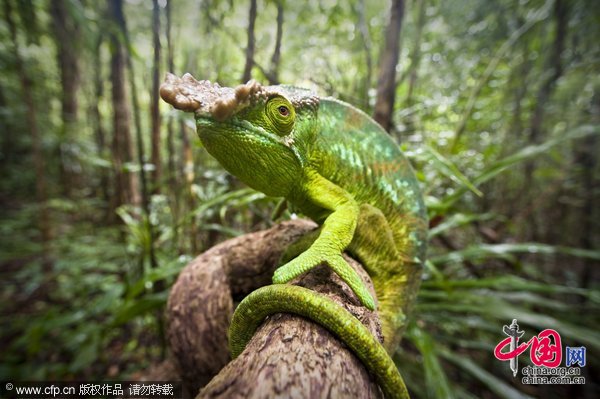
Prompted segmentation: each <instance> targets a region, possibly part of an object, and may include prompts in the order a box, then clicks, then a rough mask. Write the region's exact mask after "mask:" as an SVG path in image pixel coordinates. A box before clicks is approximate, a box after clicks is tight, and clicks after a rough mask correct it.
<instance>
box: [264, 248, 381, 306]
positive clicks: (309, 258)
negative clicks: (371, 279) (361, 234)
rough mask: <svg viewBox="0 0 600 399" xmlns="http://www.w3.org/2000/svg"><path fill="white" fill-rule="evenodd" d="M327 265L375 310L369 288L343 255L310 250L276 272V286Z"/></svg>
mask: <svg viewBox="0 0 600 399" xmlns="http://www.w3.org/2000/svg"><path fill="white" fill-rule="evenodd" d="M321 263H325V264H327V265H329V267H331V269H333V271H334V272H336V273H337V275H338V276H340V278H341V279H342V280H344V282H345V283H346V284H348V286H349V287H350V289H351V290H352V291H353V292H354V293H355V294H356V296H357V297H358V299H359V301H360V302H361V303H362V304H363V305H364V306H365V307H366V308H367V309H369V310H375V301H374V300H373V296H371V293H370V292H369V291H368V290H367V287H366V286H365V284H364V283H363V281H362V280H361V278H360V276H359V275H358V273H357V272H356V270H354V269H353V268H352V267H350V265H349V264H348V263H347V262H346V261H345V260H344V258H342V255H341V254H332V255H326V256H323V255H319V254H318V253H317V251H315V250H313V249H309V250H307V251H305V252H304V253H302V254H301V255H300V256H298V257H297V258H295V259H293V260H292V261H290V262H288V263H286V264H285V265H283V266H281V267H279V268H278V269H277V270H275V274H274V275H273V283H274V284H285V283H287V282H289V281H290V280H292V279H294V278H296V277H298V276H299V275H301V274H302V273H305V272H307V271H309V270H310V269H312V268H313V267H315V266H317V265H320V264H321Z"/></svg>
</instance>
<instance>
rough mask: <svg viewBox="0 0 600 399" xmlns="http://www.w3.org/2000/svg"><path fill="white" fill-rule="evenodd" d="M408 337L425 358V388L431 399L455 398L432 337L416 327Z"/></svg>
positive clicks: (409, 332)
mask: <svg viewBox="0 0 600 399" xmlns="http://www.w3.org/2000/svg"><path fill="white" fill-rule="evenodd" d="M407 336H408V338H409V339H410V341H411V342H412V343H413V344H414V345H415V346H416V347H417V349H418V350H419V352H421V355H422V356H423V368H424V369H425V386H426V388H427V393H428V396H429V397H431V398H448V399H450V398H453V397H454V396H455V395H454V391H453V390H452V388H451V386H450V384H449V383H448V377H447V376H446V373H445V372H444V368H443V367H442V365H441V363H440V360H439V358H438V354H437V348H436V345H435V343H434V341H433V339H432V338H431V336H430V335H429V334H427V333H426V332H424V331H423V330H421V329H420V328H419V327H417V326H415V325H413V326H412V327H411V328H409V330H408V332H407Z"/></svg>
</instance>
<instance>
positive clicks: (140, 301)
mask: <svg viewBox="0 0 600 399" xmlns="http://www.w3.org/2000/svg"><path fill="white" fill-rule="evenodd" d="M168 294H169V293H168V292H166V291H165V292H159V293H156V294H150V295H147V296H144V297H142V298H136V299H133V300H131V301H128V302H126V303H125V305H124V306H123V307H122V308H121V309H120V310H119V311H118V312H117V313H116V314H115V315H114V318H113V321H112V325H113V326H115V327H116V326H119V325H121V324H125V323H127V322H128V321H130V320H132V319H134V318H136V317H138V316H142V315H145V314H147V313H149V312H151V311H153V310H157V309H160V308H162V307H164V306H165V304H166V303H167V296H168Z"/></svg>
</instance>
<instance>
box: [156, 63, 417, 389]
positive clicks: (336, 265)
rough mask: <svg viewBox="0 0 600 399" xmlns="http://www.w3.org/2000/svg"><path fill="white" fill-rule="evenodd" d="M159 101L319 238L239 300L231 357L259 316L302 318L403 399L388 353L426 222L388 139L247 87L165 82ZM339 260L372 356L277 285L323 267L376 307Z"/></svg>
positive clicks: (333, 105)
mask: <svg viewBox="0 0 600 399" xmlns="http://www.w3.org/2000/svg"><path fill="white" fill-rule="evenodd" d="M160 94H161V97H162V98H163V99H164V100H165V101H166V102H168V103H170V104H171V105H173V106H174V107H175V108H178V109H181V110H184V111H189V112H194V113H195V117H196V126H197V131H198V135H199V136H200V139H201V140H202V143H203V145H204V146H205V148H206V150H207V151H208V152H209V153H210V154H211V155H212V156H214V157H215V158H216V159H217V160H218V161H219V162H220V163H221V164H222V165H223V167H225V169H227V170H228V171H229V172H230V173H232V174H233V175H235V176H237V177H238V178H239V179H240V180H242V181H243V182H244V183H246V184H247V185H249V186H250V187H252V188H254V189H256V190H259V191H261V192H263V193H265V194H267V195H269V196H274V197H284V198H285V199H286V200H287V201H288V203H290V204H291V206H292V207H293V209H294V210H296V211H299V212H301V213H302V214H304V215H307V216H309V217H310V218H312V219H313V220H314V221H316V222H317V223H318V224H319V225H320V228H319V229H318V230H317V231H316V233H314V234H312V235H310V236H309V237H305V238H304V239H302V240H300V242H299V243H297V244H294V245H293V246H292V247H291V248H290V250H288V253H287V254H286V255H284V257H285V259H286V260H289V261H288V262H287V263H285V264H283V266H281V267H279V268H278V269H277V270H276V271H275V274H274V276H273V283H274V285H270V286H267V287H262V288H260V289H258V290H256V291H254V292H253V293H251V294H250V295H248V296H247V297H246V298H245V299H244V300H243V301H242V302H241V303H240V305H239V306H238V307H237V309H236V311H235V314H234V316H233V319H232V323H231V327H230V330H229V342H230V348H231V351H232V355H233V357H234V358H235V357H236V356H238V355H239V354H240V353H241V352H242V351H243V349H244V347H245V346H246V344H247V342H248V341H249V340H250V338H251V337H252V335H253V334H254V332H255V330H256V328H258V326H259V325H260V324H261V323H262V322H263V321H264V318H265V317H266V316H268V315H270V314H274V313H281V312H289V313H296V314H299V315H302V316H304V317H307V318H309V319H312V320H314V321H316V322H318V323H320V324H322V325H323V326H325V327H326V328H327V329H329V330H330V331H332V332H333V333H334V334H336V335H337V336H338V337H340V338H341V339H342V341H344V342H345V343H346V344H347V345H348V346H349V347H350V348H351V349H352V350H353V351H354V353H355V354H356V355H357V356H358V357H359V358H360V359H361V360H362V361H363V363H364V364H365V365H366V367H367V368H368V369H369V371H371V372H372V374H373V375H374V376H375V377H376V378H377V380H378V382H379V384H380V386H381V387H382V389H383V391H384V392H385V393H386V395H387V396H390V397H407V396H408V394H407V391H406V387H405V386H404V383H403V381H402V378H401V377H400V374H399V372H398V370H397V368H396V367H395V365H394V363H393V361H392V360H391V358H390V356H389V355H388V353H390V354H393V352H394V350H395V349H396V347H397V346H398V344H399V341H400V338H401V334H402V330H403V328H404V326H405V323H406V314H407V312H408V310H409V308H410V306H411V304H412V303H413V301H414V299H415V296H416V292H417V290H418V287H419V284H420V279H421V269H422V265H423V262H424V257H425V250H426V235H427V217H426V213H425V207H424V204H423V200H422V196H421V193H420V190H419V186H418V182H417V180H416V178H415V176H414V173H413V170H412V168H411V166H410V164H409V162H408V160H407V159H406V158H405V157H404V155H403V154H402V152H401V151H400V149H399V148H398V146H397V145H396V144H395V143H394V141H393V140H392V139H391V138H390V136H389V135H388V134H387V133H386V132H385V131H384V130H383V129H382V128H381V127H380V126H379V125H378V124H377V123H375V122H374V121H373V120H372V119H371V118H370V117H369V116H367V115H366V114H365V113H363V112H362V111H360V110H358V109H356V108H354V107H352V106H351V105H349V104H346V103H344V102H341V101H338V100H335V99H333V98H321V97H318V96H316V95H315V94H314V93H312V92H311V91H309V90H305V89H299V88H296V87H291V86H262V85H260V84H258V83H256V82H254V81H250V82H248V83H247V84H244V85H240V86H238V87H236V88H229V87H221V86H219V85H218V84H215V83H211V82H209V81H206V80H204V81H197V80H196V79H194V78H193V77H192V76H191V75H189V74H186V75H184V76H183V77H182V78H178V77H176V76H175V75H172V74H168V75H167V78H166V80H165V83H164V84H163V85H162V87H161V91H160ZM345 250H347V251H348V252H350V253H351V254H352V255H353V256H355V257H356V258H357V259H358V260H359V261H360V262H361V263H362V264H363V265H364V267H365V269H366V271H367V272H368V273H369V276H370V277H371V279H372V280H373V284H374V287H375V292H376V294H377V300H378V305H379V306H378V307H379V310H378V311H379V315H380V319H381V321H382V330H383V336H384V343H383V346H382V345H381V344H380V343H379V342H378V341H377V339H375V338H374V337H373V336H372V335H371V334H370V333H369V331H368V330H367V329H366V328H365V327H364V326H363V325H362V324H361V323H360V322H359V321H358V319H356V318H355V317H354V316H352V315H351V314H350V313H349V312H348V311H347V310H345V309H343V308H342V307H340V306H339V305H337V304H335V303H334V302H333V301H331V300H330V299H328V298H326V297H324V296H322V295H319V294H317V293H315V292H313V291H311V290H308V289H306V288H302V287H298V286H293V285H289V284H284V283H287V282H289V281H290V280H292V279H294V278H295V277H297V276H299V275H300V274H302V273H304V272H306V271H308V270H310V269H311V268H313V267H315V266H317V265H319V264H321V263H325V264H327V265H328V266H329V267H331V268H332V269H333V270H334V271H335V273H337V274H338V275H339V276H340V277H341V278H342V279H343V280H344V281H345V282H346V283H347V284H348V286H349V287H350V288H351V289H352V291H354V293H355V294H356V296H357V297H358V299H359V300H360V302H361V303H362V304H363V305H364V306H366V307H367V308H369V309H371V310H374V309H375V307H376V305H375V301H374V300H373V298H372V296H371V295H370V293H369V291H368V290H367V289H366V287H365V286H364V284H363V283H362V281H361V279H360V277H359V275H358V274H357V272H356V271H355V270H354V269H352V268H351V267H350V266H349V265H348V264H347V263H346V261H344V259H343V258H342V252H344V251H345Z"/></svg>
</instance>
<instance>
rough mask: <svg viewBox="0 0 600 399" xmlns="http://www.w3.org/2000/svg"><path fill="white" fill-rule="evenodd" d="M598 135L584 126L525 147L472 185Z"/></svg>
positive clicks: (447, 203)
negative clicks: (559, 148) (568, 143)
mask: <svg viewBox="0 0 600 399" xmlns="http://www.w3.org/2000/svg"><path fill="white" fill-rule="evenodd" d="M598 133H600V130H599V129H598V127H597V126H593V125H584V126H581V127H579V128H577V129H575V130H573V131H571V132H570V133H567V134H565V135H560V136H559V137H555V138H553V139H550V140H547V141H546V142H544V143H542V144H538V145H531V146H528V147H525V148H523V149H522V150H521V151H518V152H517V153H515V154H513V155H510V156H508V157H506V158H503V159H501V160H499V161H497V162H495V163H493V164H492V165H491V166H489V167H488V168H486V169H485V170H484V171H483V172H482V173H481V174H480V175H479V176H477V177H476V178H475V179H473V184H474V185H475V186H479V185H481V184H483V183H485V182H486V181H488V180H491V179H492V178H494V177H496V176H497V175H498V174H500V173H502V172H504V171H505V170H507V169H508V168H510V167H511V166H513V165H516V164H518V163H519V162H523V161H526V160H528V159H531V158H533V157H536V156H538V155H541V154H543V153H545V152H547V151H548V150H550V149H551V148H553V147H555V146H557V145H559V144H562V143H564V142H565V141H569V140H575V139H580V138H583V137H586V136H589V135H591V134H598ZM467 191H468V190H467V189H466V188H464V187H461V188H459V189H457V190H456V192H454V193H453V194H451V195H448V196H447V197H446V198H444V199H443V200H442V201H441V204H440V205H441V208H442V209H448V208H450V207H451V206H452V205H454V203H455V202H456V201H458V200H459V199H460V198H461V197H462V196H463V195H464V194H465V193H466V192H467Z"/></svg>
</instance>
